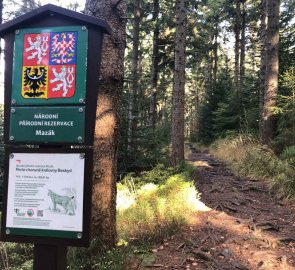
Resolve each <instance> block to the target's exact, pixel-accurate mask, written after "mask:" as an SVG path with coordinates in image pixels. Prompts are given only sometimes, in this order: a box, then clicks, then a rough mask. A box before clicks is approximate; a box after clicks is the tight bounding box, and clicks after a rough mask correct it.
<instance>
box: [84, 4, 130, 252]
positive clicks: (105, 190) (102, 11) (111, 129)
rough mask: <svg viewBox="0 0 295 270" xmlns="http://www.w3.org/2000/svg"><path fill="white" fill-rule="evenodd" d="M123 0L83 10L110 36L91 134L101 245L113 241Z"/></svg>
mask: <svg viewBox="0 0 295 270" xmlns="http://www.w3.org/2000/svg"><path fill="white" fill-rule="evenodd" d="M126 2H127V1H126V0H121V1H120V0H119V1H106V0H86V5H85V13H86V14H89V15H93V16H96V17H99V18H102V19H105V20H106V21H107V22H108V23H109V25H110V27H111V29H112V34H111V36H107V35H106V36H105V37H104V41H103V48H102V60H101V70H100V86H99V92H98V103H97V111H96V125H95V134H94V169H93V196H92V237H93V238H94V239H95V240H98V241H100V242H101V244H102V246H105V247H111V246H114V245H115V243H116V178H117V177H116V171H117V143H118V134H119V132H118V131H119V115H120V112H119V111H120V104H121V93H122V90H123V72H124V50H125V22H124V21H123V20H122V19H121V17H124V16H125V12H126V7H127V3H126Z"/></svg>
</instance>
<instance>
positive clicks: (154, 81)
mask: <svg viewBox="0 0 295 270" xmlns="http://www.w3.org/2000/svg"><path fill="white" fill-rule="evenodd" d="M159 12H160V4H159V0H154V12H153V20H154V21H155V29H154V34H153V55H152V67H151V92H150V108H149V127H150V128H151V129H152V130H153V131H154V130H155V127H156V104H157V86H158V65H159V44H158V43H159V35H160V21H159V18H158V17H159Z"/></svg>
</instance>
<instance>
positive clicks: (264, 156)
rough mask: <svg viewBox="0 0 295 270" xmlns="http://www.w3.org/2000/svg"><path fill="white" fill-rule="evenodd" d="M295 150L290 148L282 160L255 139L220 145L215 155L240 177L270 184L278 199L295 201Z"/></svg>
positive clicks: (240, 138)
mask: <svg viewBox="0 0 295 270" xmlns="http://www.w3.org/2000/svg"><path fill="white" fill-rule="evenodd" d="M294 149H295V148H294V147H290V148H287V149H286V150H285V151H284V152H283V154H282V155H281V158H279V157H278V156H277V155H276V154H275V153H274V152H273V151H272V150H271V149H270V148H267V147H266V146H263V145H261V144H259V142H257V141H255V140H253V139H252V138H249V137H238V138H235V139H231V140H227V139H225V140H220V141H218V142H216V143H215V144H214V148H212V153H213V154H214V155H216V156H217V157H218V158H220V159H222V160H225V161H226V162H228V163H229V164H230V165H231V167H232V169H234V171H235V172H236V173H237V174H239V175H241V176H245V177H250V178H253V179H260V180H266V181H268V182H269V183H270V186H271V189H272V190H273V192H274V193H275V195H276V196H278V197H281V196H283V197H287V198H295V178H294V175H295V167H294V157H295V155H294V153H295V151H294Z"/></svg>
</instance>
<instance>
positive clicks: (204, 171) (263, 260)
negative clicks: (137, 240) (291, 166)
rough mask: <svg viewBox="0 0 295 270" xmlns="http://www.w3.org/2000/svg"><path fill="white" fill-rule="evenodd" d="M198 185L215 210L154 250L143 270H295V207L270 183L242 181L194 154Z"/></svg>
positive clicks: (213, 161) (217, 163)
mask: <svg viewBox="0 0 295 270" xmlns="http://www.w3.org/2000/svg"><path fill="white" fill-rule="evenodd" d="M191 150H192V153H191V155H190V160H191V161H193V162H194V163H195V164H196V165H197V167H198V169H197V170H196V172H195V174H194V180H195V185H196V187H197V189H198V190H199V191H200V193H201V194H202V195H201V201H202V202H203V203H205V204H206V206H208V207H210V208H211V210H209V211H206V212H201V213H198V214H196V216H195V217H194V222H193V223H192V225H191V226H190V227H188V228H186V229H184V231H183V232H181V233H179V234H177V235H174V236H173V237H172V238H171V239H168V240H166V241H165V242H164V243H163V244H162V245H159V246H158V247H155V249H154V250H153V252H154V256H155V258H156V260H155V262H154V263H153V264H152V265H148V266H146V267H145V268H142V269H200V270H205V269H218V270H225V269H227V270H235V269H237V270H247V269H248V270H256V269H257V270H266V269H267V270H274V269H279V270H287V269H288V270H289V269H295V216H294V213H295V207H294V205H292V204H291V203H289V202H286V201H282V200H278V199H276V198H274V196H272V195H271V194H270V193H269V192H268V189H267V186H266V185H265V184H264V183H261V182H258V181H252V180H250V179H242V178H239V177H236V176H235V175H234V174H233V173H232V172H231V171H230V170H229V169H228V168H227V167H226V166H225V165H224V164H223V163H222V162H221V161H218V160H216V159H215V158H213V157H212V156H210V155H209V154H207V153H202V152H199V151H197V150H196V149H191Z"/></svg>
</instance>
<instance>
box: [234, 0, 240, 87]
mask: <svg viewBox="0 0 295 270" xmlns="http://www.w3.org/2000/svg"><path fill="white" fill-rule="evenodd" d="M235 3H236V12H235V15H236V16H235V25H234V34H235V49H234V50H235V71H234V82H235V89H236V91H237V92H239V91H240V42H241V40H240V34H241V3H240V0H235Z"/></svg>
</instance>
